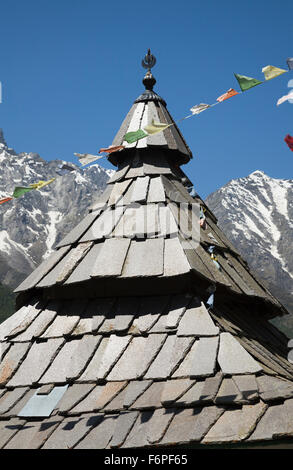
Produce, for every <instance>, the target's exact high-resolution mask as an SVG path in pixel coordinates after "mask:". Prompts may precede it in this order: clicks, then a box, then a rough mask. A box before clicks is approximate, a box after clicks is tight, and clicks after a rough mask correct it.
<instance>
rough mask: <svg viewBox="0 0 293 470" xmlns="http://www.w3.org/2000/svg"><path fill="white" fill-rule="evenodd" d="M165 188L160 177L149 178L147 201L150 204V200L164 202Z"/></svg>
mask: <svg viewBox="0 0 293 470" xmlns="http://www.w3.org/2000/svg"><path fill="white" fill-rule="evenodd" d="M165 200H166V196H165V190H164V186H163V183H162V180H161V177H160V176H158V177H155V178H151V180H150V185H149V191H148V199H147V203H148V204H150V203H152V202H165Z"/></svg>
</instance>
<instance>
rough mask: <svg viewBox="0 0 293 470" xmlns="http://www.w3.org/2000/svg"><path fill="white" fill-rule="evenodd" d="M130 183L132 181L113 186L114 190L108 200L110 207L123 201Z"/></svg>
mask: <svg viewBox="0 0 293 470" xmlns="http://www.w3.org/2000/svg"><path fill="white" fill-rule="evenodd" d="M130 182H131V181H130V180H124V181H121V182H119V183H118V182H117V183H115V184H114V185H113V189H112V191H111V194H110V197H109V200H108V206H112V205H115V204H116V203H117V202H118V201H119V199H121V197H122V196H123V194H124V193H125V191H126V189H127V188H128V186H129V184H130Z"/></svg>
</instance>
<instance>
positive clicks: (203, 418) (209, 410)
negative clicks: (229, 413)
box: [190, 406, 225, 442]
mask: <svg viewBox="0 0 293 470" xmlns="http://www.w3.org/2000/svg"><path fill="white" fill-rule="evenodd" d="M224 411H225V408H221V407H220V406H205V407H204V408H202V411H201V412H200V413H199V414H198V415H197V416H196V421H195V426H194V428H193V430H192V432H191V434H190V441H191V442H192V441H193V442H196V441H200V440H201V439H202V438H203V437H204V436H205V435H206V433H207V432H208V431H209V430H210V428H211V427H212V426H213V425H214V424H215V422H216V421H217V420H218V419H219V418H220V416H222V414H223V413H224Z"/></svg>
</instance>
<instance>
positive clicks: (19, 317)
mask: <svg viewBox="0 0 293 470" xmlns="http://www.w3.org/2000/svg"><path fill="white" fill-rule="evenodd" d="M36 303H37V302H34V303H32V305H30V304H28V305H25V306H23V307H21V308H20V309H19V310H18V311H17V312H15V313H14V314H13V315H11V316H10V317H8V318H7V320H5V321H4V322H2V323H1V324H0V341H4V340H5V338H6V336H7V335H9V333H10V332H11V331H13V330H14V329H15V328H17V327H18V326H19V324H21V323H22V322H23V321H24V320H25V317H26V316H27V315H28V314H29V311H30V308H32V307H33V308H34V304H36Z"/></svg>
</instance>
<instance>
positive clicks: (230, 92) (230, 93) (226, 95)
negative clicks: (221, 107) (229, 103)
mask: <svg viewBox="0 0 293 470" xmlns="http://www.w3.org/2000/svg"><path fill="white" fill-rule="evenodd" d="M235 95H239V93H238V91H236V90H234V89H233V88H229V90H228V91H227V92H226V93H224V94H223V95H221V96H219V98H217V101H220V102H221V101H225V100H227V99H229V98H232V96H235Z"/></svg>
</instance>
